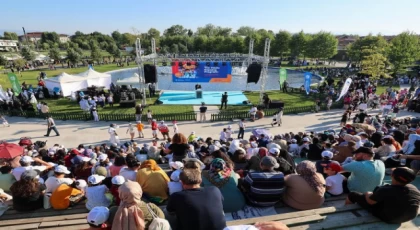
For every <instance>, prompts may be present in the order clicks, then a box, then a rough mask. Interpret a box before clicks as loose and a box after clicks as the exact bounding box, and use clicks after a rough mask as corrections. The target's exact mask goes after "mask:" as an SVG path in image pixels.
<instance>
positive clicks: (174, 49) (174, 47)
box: [171, 44, 179, 54]
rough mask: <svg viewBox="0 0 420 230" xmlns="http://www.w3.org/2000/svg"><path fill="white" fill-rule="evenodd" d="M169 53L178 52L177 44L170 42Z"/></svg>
mask: <svg viewBox="0 0 420 230" xmlns="http://www.w3.org/2000/svg"><path fill="white" fill-rule="evenodd" d="M171 53H175V54H177V53H179V48H178V44H172V46H171Z"/></svg>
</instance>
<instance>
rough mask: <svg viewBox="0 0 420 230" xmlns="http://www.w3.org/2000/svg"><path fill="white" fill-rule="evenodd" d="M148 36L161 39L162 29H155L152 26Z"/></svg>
mask: <svg viewBox="0 0 420 230" xmlns="http://www.w3.org/2000/svg"><path fill="white" fill-rule="evenodd" d="M147 37H148V38H149V39H150V38H154V39H155V40H156V41H157V40H159V38H160V31H159V30H157V29H155V28H150V29H149V30H148V31H147Z"/></svg>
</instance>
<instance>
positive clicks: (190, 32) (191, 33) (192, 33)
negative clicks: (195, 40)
mask: <svg viewBox="0 0 420 230" xmlns="http://www.w3.org/2000/svg"><path fill="white" fill-rule="evenodd" d="M187 34H188V37H191V36H193V35H194V32H193V31H192V30H190V29H189V30H188V32H187Z"/></svg>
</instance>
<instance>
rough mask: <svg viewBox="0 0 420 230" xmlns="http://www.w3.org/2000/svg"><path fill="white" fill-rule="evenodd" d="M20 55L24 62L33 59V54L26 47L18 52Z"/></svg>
mask: <svg viewBox="0 0 420 230" xmlns="http://www.w3.org/2000/svg"><path fill="white" fill-rule="evenodd" d="M20 54H21V55H22V57H23V58H24V59H25V60H26V61H33V60H34V59H35V54H34V53H33V52H32V51H31V50H30V49H29V48H28V47H23V48H22V49H21V50H20Z"/></svg>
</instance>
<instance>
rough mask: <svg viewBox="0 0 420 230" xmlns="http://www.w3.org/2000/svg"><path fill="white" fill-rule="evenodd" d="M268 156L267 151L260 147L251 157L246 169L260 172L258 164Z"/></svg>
mask: <svg viewBox="0 0 420 230" xmlns="http://www.w3.org/2000/svg"><path fill="white" fill-rule="evenodd" d="M267 154H268V149H266V148H264V147H261V148H259V149H258V153H257V154H255V155H254V156H252V157H251V159H249V161H248V166H247V167H246V168H247V169H248V170H254V171H260V170H261V167H260V162H261V159H262V158H263V157H265V156H267Z"/></svg>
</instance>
